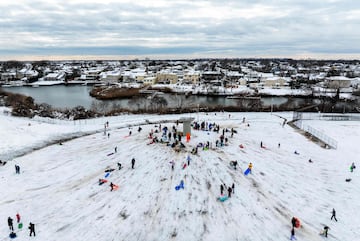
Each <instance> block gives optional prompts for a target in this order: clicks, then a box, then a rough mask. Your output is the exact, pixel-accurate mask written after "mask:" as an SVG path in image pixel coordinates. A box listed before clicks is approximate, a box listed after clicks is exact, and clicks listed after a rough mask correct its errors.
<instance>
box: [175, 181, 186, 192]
mask: <svg viewBox="0 0 360 241" xmlns="http://www.w3.org/2000/svg"><path fill="white" fill-rule="evenodd" d="M181 188H182V189H184V181H183V180H181V182H180V185H179V186H176V187H175V190H176V191H178V190H180V189H181Z"/></svg>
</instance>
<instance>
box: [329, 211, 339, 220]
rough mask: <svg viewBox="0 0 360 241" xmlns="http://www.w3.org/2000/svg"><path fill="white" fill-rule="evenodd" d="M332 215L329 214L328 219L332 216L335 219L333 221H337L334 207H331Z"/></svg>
mask: <svg viewBox="0 0 360 241" xmlns="http://www.w3.org/2000/svg"><path fill="white" fill-rule="evenodd" d="M331 213H332V215H331V218H330V220H332V219H333V218H334V219H335V221H336V222H337V219H336V211H335V209H334V208H333V210H332V212H331Z"/></svg>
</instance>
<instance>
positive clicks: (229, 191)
mask: <svg viewBox="0 0 360 241" xmlns="http://www.w3.org/2000/svg"><path fill="white" fill-rule="evenodd" d="M226 189H227V192H228V197H229V198H230V197H231V194H234V193H235V183H233V184H232V185H231V186H229V187H228V188H226V184H225V183H223V184H220V195H221V196H223V195H224V190H226Z"/></svg>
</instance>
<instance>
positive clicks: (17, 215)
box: [16, 213, 20, 223]
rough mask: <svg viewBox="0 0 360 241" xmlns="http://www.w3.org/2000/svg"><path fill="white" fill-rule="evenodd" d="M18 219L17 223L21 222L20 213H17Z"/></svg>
mask: <svg viewBox="0 0 360 241" xmlns="http://www.w3.org/2000/svg"><path fill="white" fill-rule="evenodd" d="M16 221H17V223H20V214H19V213H17V214H16Z"/></svg>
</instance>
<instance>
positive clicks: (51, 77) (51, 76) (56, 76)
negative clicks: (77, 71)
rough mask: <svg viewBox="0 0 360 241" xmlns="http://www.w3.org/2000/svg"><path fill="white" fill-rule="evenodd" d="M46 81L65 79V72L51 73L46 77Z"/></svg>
mask: <svg viewBox="0 0 360 241" xmlns="http://www.w3.org/2000/svg"><path fill="white" fill-rule="evenodd" d="M44 80H45V81H65V72H63V71H61V72H55V73H49V74H47V75H46V76H45V77H44Z"/></svg>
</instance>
